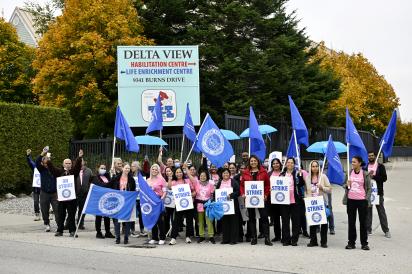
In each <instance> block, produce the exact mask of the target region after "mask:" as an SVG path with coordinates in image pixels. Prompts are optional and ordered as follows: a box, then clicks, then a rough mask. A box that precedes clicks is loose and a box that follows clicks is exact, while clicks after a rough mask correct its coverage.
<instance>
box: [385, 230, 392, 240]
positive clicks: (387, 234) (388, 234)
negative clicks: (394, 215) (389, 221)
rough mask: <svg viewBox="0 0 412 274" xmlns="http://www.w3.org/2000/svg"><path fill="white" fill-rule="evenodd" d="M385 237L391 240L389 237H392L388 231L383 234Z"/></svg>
mask: <svg viewBox="0 0 412 274" xmlns="http://www.w3.org/2000/svg"><path fill="white" fill-rule="evenodd" d="M385 237H386V238H388V239H389V238H391V237H392V236H391V233H390V232H389V231H388V232H386V233H385Z"/></svg>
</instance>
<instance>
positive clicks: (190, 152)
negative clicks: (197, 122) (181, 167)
mask: <svg viewBox="0 0 412 274" xmlns="http://www.w3.org/2000/svg"><path fill="white" fill-rule="evenodd" d="M208 116H209V113H207V114H206V116H205V119H203V122H202V125H201V126H200V128H199V131H198V132H197V135H196V140H195V141H194V142H193V144H192V147H191V148H190V151H189V154H188V155H187V158H186V161H185V163H186V162H187V160H189V157H190V154H192V151H193V148H194V147H195V145H196V142H197V138H199V133H200V131H201V130H202V127H203V125H204V124H205V121H206V118H207V117H208Z"/></svg>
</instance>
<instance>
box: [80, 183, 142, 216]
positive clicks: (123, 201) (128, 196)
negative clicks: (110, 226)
mask: <svg viewBox="0 0 412 274" xmlns="http://www.w3.org/2000/svg"><path fill="white" fill-rule="evenodd" d="M136 198H137V192H136V191H120V190H115V189H111V188H106V187H100V186H97V185H94V184H92V185H91V186H90V190H89V194H88V195H87V200H86V202H85V206H84V208H83V212H82V213H83V214H90V215H95V216H103V217H110V218H113V219H118V220H130V218H131V217H132V213H133V209H134V208H135V206H136Z"/></svg>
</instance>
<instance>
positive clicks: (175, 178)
mask: <svg viewBox="0 0 412 274" xmlns="http://www.w3.org/2000/svg"><path fill="white" fill-rule="evenodd" d="M178 169H180V171H181V172H182V173H183V178H182V179H183V180H184V179H185V173H184V172H183V168H181V167H177V168H175V170H174V171H173V180H174V181H177V177H176V171H177V170H178Z"/></svg>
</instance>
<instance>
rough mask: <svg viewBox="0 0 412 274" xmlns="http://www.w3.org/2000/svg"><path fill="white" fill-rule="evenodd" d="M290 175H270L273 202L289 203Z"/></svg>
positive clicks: (279, 203)
mask: <svg viewBox="0 0 412 274" xmlns="http://www.w3.org/2000/svg"><path fill="white" fill-rule="evenodd" d="M290 180H291V178H290V177H275V176H270V201H271V203H272V204H277V205H289V204H290V195H289V187H290V184H291V181H290Z"/></svg>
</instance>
